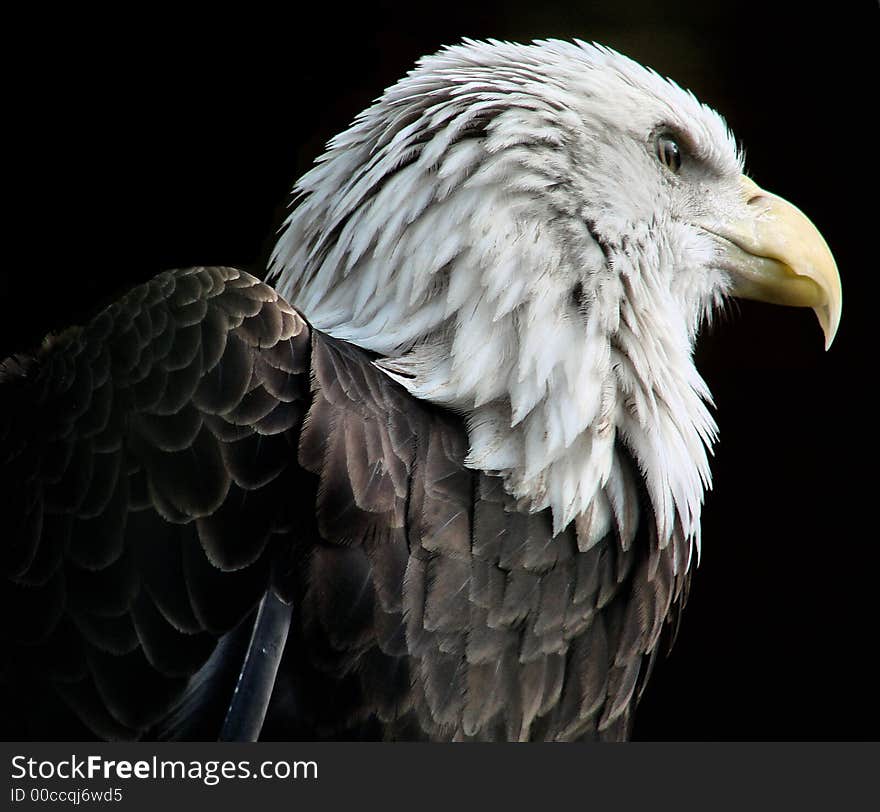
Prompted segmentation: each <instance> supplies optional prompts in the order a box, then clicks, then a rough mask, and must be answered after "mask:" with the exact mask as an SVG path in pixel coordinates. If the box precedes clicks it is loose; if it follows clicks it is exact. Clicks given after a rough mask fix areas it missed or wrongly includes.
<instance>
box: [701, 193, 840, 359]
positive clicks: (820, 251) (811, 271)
mask: <svg viewBox="0 0 880 812" xmlns="http://www.w3.org/2000/svg"><path fill="white" fill-rule="evenodd" d="M740 188H741V194H742V196H743V203H744V204H745V207H746V212H747V214H746V216H745V217H742V218H741V219H736V220H735V221H728V222H725V223H723V224H720V225H715V226H713V227H712V228H711V229H710V230H711V231H712V233H713V234H715V235H716V236H718V237H721V238H723V239H722V240H721V244H722V255H723V257H722V267H723V268H724V269H725V270H727V271H729V272H730V274H731V277H732V279H733V287H732V290H731V292H732V293H733V295H734V296H740V297H742V298H744V299H756V300H758V301H761V302H771V303H773V304H783V305H794V306H796V307H812V308H813V310H814V311H815V312H816V315H817V316H818V318H819V324H820V325H821V327H822V331H823V332H824V333H825V349H826V350H827V349H828V348H829V347H830V346H831V342H832V341H833V340H834V336H835V334H836V333H837V327H838V325H839V324H840V314H841V309H842V306H843V291H842V289H841V285H840V275H839V274H838V272H837V265H836V263H835V262H834V257H833V256H832V255H831V251H830V249H829V248H828V245H827V243H826V242H825V240H824V239H823V238H822V235H821V234H820V233H819V231H818V230H817V229H816V227H815V226H814V225H813V224H812V223H811V222H810V221H809V219H808V218H807V217H806V215H805V214H804V213H803V212H801V211H800V209H798V208H797V207H795V206H793V205H792V204H791V203H789V202H787V201H786V200H783V199H782V198H781V197H777V196H776V195H774V194H771V193H769V192H765V191H764V190H763V189H761V187H760V186H758V185H757V184H756V183H754V181H752V180H750V179H749V178H747V177H745V176H742V178H741V180H740Z"/></svg>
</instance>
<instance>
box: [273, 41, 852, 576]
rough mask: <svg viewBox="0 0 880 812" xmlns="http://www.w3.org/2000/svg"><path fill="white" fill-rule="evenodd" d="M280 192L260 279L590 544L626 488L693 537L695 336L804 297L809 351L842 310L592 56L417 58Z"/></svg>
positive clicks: (520, 51)
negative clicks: (278, 225)
mask: <svg viewBox="0 0 880 812" xmlns="http://www.w3.org/2000/svg"><path fill="white" fill-rule="evenodd" d="M295 193H296V199H297V205H296V206H295V208H294V209H293V211H292V213H291V214H290V216H289V218H288V219H287V222H286V224H285V228H284V231H283V234H282V236H281V238H280V240H279V242H278V245H277V248H276V250H275V253H274V255H273V259H272V268H271V275H272V276H273V277H274V278H275V283H276V285H277V286H278V288H279V290H280V292H281V293H282V294H283V295H285V296H287V297H288V299H289V300H290V301H291V302H292V303H293V304H295V305H296V306H297V307H299V308H300V309H301V310H302V311H303V313H304V314H305V315H306V317H307V318H308V319H309V320H310V321H311V323H312V324H313V325H314V326H315V327H317V328H318V329H320V330H324V331H326V332H328V333H330V334H332V335H333V336H335V337H337V338H340V339H345V340H348V341H351V342H353V343H355V344H357V345H360V346H362V347H364V348H367V349H369V350H371V351H374V352H376V353H378V355H379V356H380V358H379V359H378V360H377V361H376V363H377V365H378V366H379V367H380V368H381V369H382V370H384V371H385V372H386V373H387V374H388V375H390V376H391V377H393V378H394V379H395V380H397V381H398V382H399V383H400V384H401V385H402V386H404V387H405V388H406V389H407V390H409V392H411V393H412V394H413V395H414V396H416V397H418V398H422V399H425V400H429V401H432V402H434V403H437V404H441V405H443V406H445V407H448V408H451V409H454V410H456V411H457V412H459V413H460V414H462V415H463V416H464V419H465V421H466V424H467V429H468V435H469V442H470V451H469V455H468V458H467V464H468V465H469V466H471V467H473V468H475V469H480V470H483V471H487V472H491V473H495V474H498V475H500V476H502V477H503V478H504V482H505V487H506V489H507V491H508V492H509V493H510V494H512V496H513V497H515V498H516V499H517V500H518V503H519V504H521V505H522V506H523V508H524V509H527V510H530V511H537V510H543V509H544V508H550V509H551V510H552V515H553V523H554V529H555V531H556V532H559V531H561V530H562V529H563V528H565V527H567V526H568V525H569V524H570V523H571V522H572V521H575V522H577V523H578V537H579V539H580V538H583V539H586V541H585V543H587V544H589V543H590V539H595V538H599V537H601V535H603V534H604V533H605V532H607V530H608V528H609V526H610V525H611V523H612V522H615V523H616V524H617V526H618V527H621V526H623V525H627V526H629V525H631V524H632V523H631V522H629V523H627V522H623V521H622V519H621V516H622V515H624V514H632V513H633V511H635V510H637V507H636V506H637V504H638V498H637V495H636V491H637V490H638V489H640V488H644V489H645V490H646V491H647V494H648V496H649V498H650V503H651V509H652V512H653V516H654V520H655V523H656V528H655V529H656V532H657V535H658V538H659V539H660V543H661V545H662V544H663V543H664V540H667V539H669V538H670V537H672V536H673V535H676V534H678V535H680V536H681V537H682V538H683V539H685V540H693V541H694V542H695V543H696V544H697V545H698V543H699V516H700V508H701V505H702V500H703V495H704V491H705V489H706V488H707V487H708V486H709V485H710V481H711V475H710V470H709V465H708V453H709V451H710V449H711V445H712V443H713V441H714V439H715V435H716V427H715V423H714V420H713V418H712V416H711V414H710V412H709V409H708V406H707V404H709V403H711V398H710V394H709V391H708V389H707V387H706V385H705V383H704V381H703V379H702V378H701V377H700V375H699V373H698V372H697V370H696V368H695V366H694V363H693V347H694V342H695V339H696V336H697V334H698V332H699V329H700V326H701V325H702V324H704V323H705V322H706V321H707V320H708V319H710V318H711V316H712V314H713V312H715V311H716V310H717V309H718V308H719V307H720V306H721V305H722V304H723V303H724V301H725V299H726V298H727V297H729V296H744V297H748V298H754V299H761V300H766V301H771V302H776V303H781V304H790V305H800V306H807V307H812V308H814V309H815V311H816V313H817V315H818V317H819V321H820V324H821V326H822V329H823V330H824V333H825V340H826V345H830V343H831V340H832V339H833V337H834V333H835V331H836V329H837V324H838V322H839V319H840V312H841V288H840V280H839V277H838V274H837V269H836V266H835V264H834V260H833V258H832V256H831V253H830V251H829V250H828V247H827V246H826V244H825V242H824V241H823V239H822V237H821V236H820V235H819V233H818V232H817V231H816V229H815V228H814V227H813V226H812V224H810V222H809V221H808V220H807V219H806V217H804V215H803V214H801V213H800V212H799V211H798V210H797V209H796V208H794V207H793V206H792V205H791V204H789V203H786V202H785V201H783V200H781V199H780V198H778V197H776V196H774V195H772V194H769V193H768V192H765V191H763V190H761V189H760V188H759V187H758V186H757V185H755V184H754V183H753V182H752V181H751V180H749V179H748V178H747V177H746V176H745V175H744V174H743V159H742V155H741V154H740V153H739V151H738V150H737V147H736V143H735V140H734V139H733V137H732V135H731V133H730V131H729V130H728V128H727V126H726V124H725V122H724V120H723V119H722V118H721V117H720V116H719V115H718V114H717V113H716V112H715V111H713V110H712V109H710V108H709V107H707V106H705V105H703V104H701V103H700V102H699V101H698V100H697V99H696V98H695V97H694V96H693V95H692V94H690V93H688V92H686V91H684V90H683V89H681V88H680V87H679V86H678V85H676V84H674V83H673V82H671V81H668V80H666V79H664V78H662V77H660V76H659V75H658V74H656V73H654V72H652V71H650V70H647V69H645V68H644V67H642V66H641V65H639V64H637V63H636V62H634V61H632V60H630V59H628V58H626V57H624V56H622V55H621V54H619V53H616V52H614V51H612V50H609V49H607V48H603V47H600V46H597V45H590V44H586V43H583V42H579V41H575V42H572V43H569V42H559V41H542V42H536V43H533V44H531V45H518V44H511V43H502V42H495V41H492V42H475V41H465V42H464V43H463V44H461V45H458V46H455V47H451V48H446V49H444V50H442V51H440V52H439V53H438V54H436V55H434V56H430V57H426V58H424V59H422V60H421V61H420V62H419V63H418V65H417V66H416V68H415V69H414V70H413V71H411V72H410V73H409V74H408V75H407V76H406V77H405V78H404V79H402V80H401V81H400V82H398V83H397V84H396V85H394V86H393V87H391V88H389V89H388V90H386V91H385V93H384V94H383V95H382V96H381V97H380V98H379V99H378V100H377V101H376V102H375V103H374V104H373V105H372V106H371V107H370V108H368V109H367V110H365V111H364V112H363V113H361V114H360V115H359V116H358V117H357V118H356V119H355V121H354V123H353V124H352V125H351V127H350V128H349V129H347V130H346V131H345V132H343V133H341V134H340V135H338V136H337V137H335V138H334V139H333V140H332V141H331V142H330V144H329V145H328V149H327V151H326V153H325V154H324V155H323V156H322V157H321V158H320V159H319V160H318V162H317V164H316V166H315V167H314V168H313V169H311V170H310V171H309V172H308V173H307V174H305V175H304V176H303V177H302V178H301V179H300V180H299V182H298V183H297V185H296V188H295ZM624 452H625V453H624ZM579 543H580V542H579ZM687 546H688V550H690V547H691V545H690V544H688V545H687ZM688 565H689V554H688V559H687V560H686V561H681V562H678V563H677V566H681V567H685V568H686V567H687V566H688Z"/></svg>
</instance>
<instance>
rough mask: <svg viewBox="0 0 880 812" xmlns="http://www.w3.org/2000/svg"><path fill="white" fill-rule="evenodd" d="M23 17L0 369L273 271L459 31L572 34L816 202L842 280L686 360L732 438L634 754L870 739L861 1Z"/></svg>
mask: <svg viewBox="0 0 880 812" xmlns="http://www.w3.org/2000/svg"><path fill="white" fill-rule="evenodd" d="M125 8H126V11H125V14H124V16H123V15H121V14H120V13H118V12H113V11H111V10H106V11H103V12H102V13H101V14H100V15H99V16H95V17H94V18H88V17H85V16H83V15H82V14H81V13H77V14H76V15H72V16H70V17H69V18H62V17H60V16H58V14H59V13H58V12H53V13H52V14H51V15H49V13H48V12H47V17H51V19H44V20H33V21H30V22H28V23H24V22H21V23H18V24H14V25H10V26H9V27H8V28H7V34H6V38H7V41H8V42H7V44H8V45H10V46H18V47H19V50H20V54H21V56H20V58H16V59H15V67H14V70H12V71H11V72H9V73H7V83H8V93H7V98H6V113H7V115H6V125H5V130H6V133H7V135H8V136H9V135H11V136H12V139H13V143H14V146H12V147H9V148H7V150H6V160H7V161H8V162H9V164H8V166H7V170H8V174H9V176H12V175H15V176H16V177H17V178H22V177H23V179H24V183H23V184H21V185H20V186H19V185H18V184H10V185H9V186H8V187H7V189H6V192H7V194H6V202H7V205H9V206H10V208H11V209H12V210H14V214H13V216H12V217H10V218H9V220H8V223H10V224H12V228H10V229H9V230H8V231H7V233H6V235H5V243H6V246H7V249H8V250H7V253H6V258H5V260H4V262H3V266H4V267H3V270H2V271H0V357H2V356H4V355H6V354H8V353H9V352H12V351H16V350H22V349H26V348H27V347H28V346H30V345H33V344H34V343H36V342H38V341H39V340H40V338H41V337H42V336H43V335H44V334H45V333H46V332H47V331H48V330H51V329H59V328H61V327H64V326H65V325H67V324H70V323H74V322H79V321H82V320H83V319H85V318H87V317H88V316H89V315H90V314H91V313H93V312H94V311H95V310H96V309H97V308H98V307H99V306H101V305H102V304H105V303H107V302H108V301H110V300H111V299H112V298H114V297H116V296H118V295H119V294H120V293H121V292H123V291H124V290H126V289H127V288H128V287H130V286H131V285H132V284H133V283H136V282H139V281H142V280H144V279H147V278H149V277H150V276H152V275H153V274H155V273H156V272H158V271H160V270H163V269H167V268H171V267H179V266H186V265H190V264H228V265H236V266H238V267H243V268H245V269H247V270H250V271H252V272H254V273H256V274H258V275H262V269H263V268H264V267H265V261H266V259H267V257H268V253H269V251H270V249H271V246H272V244H273V241H274V234H275V231H276V230H277V228H278V227H279V225H280V224H281V220H282V218H283V215H284V211H285V207H286V204H287V199H288V198H287V194H288V190H289V188H290V186H291V185H292V182H293V181H294V179H295V178H296V177H297V176H298V175H299V174H301V173H302V172H303V171H305V170H306V169H307V168H308V166H309V165H310V163H311V161H312V160H313V159H314V158H315V157H316V156H317V155H318V154H319V153H320V152H321V150H322V146H323V144H324V142H325V141H326V140H327V139H328V138H329V137H330V136H332V135H333V134H334V133H335V132H337V131H339V130H340V129H342V128H344V127H345V126H346V125H347V124H348V123H349V122H350V120H351V119H352V117H353V116H354V115H355V114H356V113H357V112H358V111H360V110H361V109H362V108H363V107H365V106H366V105H367V104H368V103H369V102H370V101H371V100H372V99H373V98H374V97H376V96H377V95H378V94H379V93H380V92H381V90H382V89H383V88H384V87H386V86H387V85H389V84H391V83H393V82H394V81H395V80H396V79H397V78H399V77H400V76H401V75H403V73H404V72H405V71H406V70H408V69H409V68H410V67H411V66H412V63H413V62H414V61H415V59H417V58H418V57H419V56H420V55H422V54H424V53H428V52H431V51H434V50H436V49H437V48H438V47H439V46H441V45H443V44H448V43H452V42H455V41H457V40H459V39H460V38H461V37H463V36H473V37H497V38H501V39H513V40H519V41H524V40H528V39H531V38H535V37H543V36H556V37H564V38H572V37H579V38H582V39H586V40H596V41H598V42H602V43H604V44H608V45H611V46H613V47H615V48H618V49H619V50H622V51H623V52H624V53H627V54H628V55H630V56H632V57H634V58H635V59H637V60H639V61H640V62H642V63H644V64H648V65H650V66H652V67H654V68H656V69H657V70H659V71H660V72H661V73H663V74H666V75H670V76H672V77H673V78H675V79H676V80H677V81H678V82H679V83H680V84H682V85H684V86H686V87H688V88H690V89H692V90H693V91H695V92H696V93H697V95H698V96H699V97H700V98H701V99H702V100H703V101H705V102H708V103H710V104H711V105H713V106H714V107H716V108H717V109H718V110H720V111H721V112H722V113H723V114H724V115H725V116H726V118H727V120H728V122H729V123H730V125H731V126H732V128H733V129H734V132H735V133H736V134H737V136H738V138H739V139H740V140H741V141H742V142H743V144H744V145H745V146H746V149H747V164H748V170H749V172H750V174H751V175H752V176H753V177H754V178H755V179H756V180H757V181H758V182H759V183H760V184H761V185H762V186H764V187H766V188H768V189H770V190H772V191H775V192H777V193H778V194H781V195H782V196H784V197H786V198H788V199H789V200H792V201H793V202H795V203H796V204H797V205H799V206H800V207H801V208H803V209H804V210H805V211H806V212H807V213H808V214H809V215H810V217H811V218H812V219H813V220H814V222H815V223H816V224H817V225H818V227H819V228H820V230H821V231H822V232H823V234H824V235H825V237H826V239H827V241H828V243H829V245H830V246H831V248H832V250H833V252H834V254H835V256H836V258H837V261H838V266H839V268H840V272H841V276H842V278H843V284H844V316H843V322H842V325H841V328H840V332H839V334H838V338H837V341H836V342H835V345H834V347H833V348H832V350H831V352H830V353H829V354H827V355H826V354H825V353H823V352H822V340H821V333H820V330H819V327H818V325H817V324H816V322H815V319H814V317H813V315H812V313H810V312H809V311H800V310H790V309H784V308H772V307H769V306H763V305H753V304H751V303H743V304H741V305H740V306H739V307H738V308H737V310H738V312H737V313H736V314H735V315H734V316H733V317H732V318H729V319H724V320H723V322H724V323H722V324H720V325H718V326H717V327H715V328H713V329H712V330H711V331H710V332H709V333H708V334H707V335H705V336H704V337H703V338H702V340H701V342H700V345H699V348H698V362H699V367H700V369H701V371H702V372H703V374H704V376H705V377H706V379H707V381H708V383H709V385H710V388H711V389H712V391H713V393H714V395H715V400H716V405H717V418H718V422H719V425H720V427H721V441H720V443H719V445H718V448H717V452H716V459H715V461H714V465H713V469H714V473H715V488H714V491H713V492H712V493H711V494H710V495H709V496H708V499H707V506H706V508H705V512H704V520H703V556H702V561H701V564H700V568H699V571H698V572H697V573H696V576H695V578H694V588H693V592H692V596H691V601H690V604H689V606H688V611H687V612H686V614H685V618H684V622H683V625H682V630H681V634H680V636H679V640H678V643H677V644H676V648H675V650H674V651H673V653H672V656H671V657H670V658H669V659H668V660H667V661H665V662H663V663H661V664H660V666H659V667H658V668H657V670H656V672H655V676H654V679H653V682H652V684H651V686H650V688H649V689H648V692H647V694H646V697H645V700H644V702H643V704H642V708H641V710H640V712H639V715H638V720H637V724H636V730H635V735H636V737H637V738H664V739H732V738H733V739H741V738H744V739H766V738H774V739H799V738H808V739H822V738H833V739H848V738H868V739H876V738H880V734H878V724H880V699H878V690H877V689H878V682H880V680H878V669H877V666H876V665H875V660H876V655H877V649H878V637H880V634H878V617H880V592H878V588H877V583H878V574H880V534H878V532H877V522H876V509H875V507H876V500H877V496H876V485H877V442H876V437H877V429H876V420H877V409H876V403H877V395H876V394H875V392H874V390H873V383H874V380H875V378H876V371H877V357H876V347H877V340H876V337H875V333H874V330H873V329H872V328H873V326H874V323H875V321H876V317H874V315H873V311H874V308H875V307H876V305H877V295H876V291H877V282H876V279H877V274H878V271H880V268H878V261H877V250H878V249H877V242H878V229H877V225H876V223H877V214H878V203H877V200H878V198H877V188H878V185H877V181H878V177H877V175H878V173H877V154H878V137H880V135H878V130H877V127H876V125H875V123H874V118H875V115H876V107H877V99H876V95H877V90H876V86H877V79H878V75H877V61H876V60H877V48H878V44H880V39H878V34H880V27H878V14H877V8H876V4H875V3H872V2H867V1H866V2H855V0H850V1H849V2H837V3H833V4H821V5H814V4H810V3H798V4H788V3H786V4H780V3H774V2H771V1H770V0H768V1H767V2H760V3H758V2H747V3H733V2H731V1H730V0H726V1H725V2H722V3H711V2H699V0H690V1H689V2H673V0H669V1H668V2H656V3H652V2H648V0H636V1H632V0H631V2H627V3H623V2H609V0H603V1H602V2H590V1H589V0H582V1H581V2H571V3H562V2H549V0H545V1H544V2H540V0H528V2H519V0H510V2H507V3H503V4H495V3H477V2H473V3H470V4H462V5H455V4H452V3H449V2H441V3H420V2H418V0H410V2H409V3H395V4H390V3H374V4H369V5H363V6H358V7H354V8H350V7H346V6H343V5H340V4H339V3H338V2H330V0H327V2H324V3H323V4H314V5H312V6H309V7H308V11H304V10H302V9H299V8H296V7H294V6H293V5H290V6H289V7H288V8H287V9H284V10H282V9H281V8H280V7H277V6H276V7H275V8H274V9H273V10H272V11H271V12H268V11H267V12H266V13H265V14H260V13H259V11H258V10H257V9H256V7H254V6H248V7H247V8H245V7H238V8H237V9H236V10H235V11H232V12H229V13H222V14H221V13H220V12H219V11H218V10H217V8H211V7H208V8H207V9H205V10H203V11H201V12H194V11H192V10H190V11H189V12H188V13H187V15H186V16H184V14H183V11H182V9H181V8H178V9H177V10H176V11H174V12H159V11H158V10H157V9H156V7H155V6H151V7H150V8H149V10H148V11H147V10H144V11H142V12H139V11H137V10H136V9H135V7H132V6H126V7H125Z"/></svg>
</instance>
